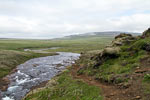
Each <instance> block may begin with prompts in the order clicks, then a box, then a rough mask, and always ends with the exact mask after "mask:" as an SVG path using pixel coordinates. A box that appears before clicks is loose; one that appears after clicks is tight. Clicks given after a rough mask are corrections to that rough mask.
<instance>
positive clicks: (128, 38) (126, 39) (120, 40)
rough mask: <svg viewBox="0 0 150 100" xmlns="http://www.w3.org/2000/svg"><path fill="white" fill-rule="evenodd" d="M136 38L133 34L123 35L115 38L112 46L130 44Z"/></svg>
mask: <svg viewBox="0 0 150 100" xmlns="http://www.w3.org/2000/svg"><path fill="white" fill-rule="evenodd" d="M135 39H136V38H135V37H133V36H132V35H131V34H125V33H121V34H119V35H118V36H116V37H115V40H114V41H112V46H122V45H124V44H126V43H130V42H132V41H134V40H135Z"/></svg>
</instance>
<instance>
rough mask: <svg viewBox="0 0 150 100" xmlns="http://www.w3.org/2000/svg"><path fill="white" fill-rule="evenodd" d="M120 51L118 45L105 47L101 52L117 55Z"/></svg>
mask: <svg viewBox="0 0 150 100" xmlns="http://www.w3.org/2000/svg"><path fill="white" fill-rule="evenodd" d="M119 51H120V48H119V47H107V48H105V49H104V51H103V52H102V53H103V55H104V54H107V55H118V54H119Z"/></svg>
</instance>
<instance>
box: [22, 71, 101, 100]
mask: <svg viewBox="0 0 150 100" xmlns="http://www.w3.org/2000/svg"><path fill="white" fill-rule="evenodd" d="M55 79H56V78H55ZM53 84H55V85H50V86H48V87H47V88H44V89H41V90H40V91H37V92H35V93H31V94H29V95H28V96H27V97H26V98H25V99H24V100H102V96H100V93H101V91H100V89H99V88H97V87H96V86H89V85H88V84H87V83H84V82H83V81H82V80H75V79H72V76H71V75H70V72H69V71H65V72H64V73H62V74H61V75H60V76H58V77H57V80H56V81H55V83H53Z"/></svg>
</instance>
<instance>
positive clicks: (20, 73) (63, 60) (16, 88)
mask: <svg viewBox="0 0 150 100" xmlns="http://www.w3.org/2000/svg"><path fill="white" fill-rule="evenodd" d="M58 53H59V55H54V56H47V57H41V58H35V59H31V60H29V61H27V62H25V63H24V64H21V65H19V66H17V72H16V73H14V74H11V75H9V76H8V78H9V80H10V84H9V87H8V89H7V91H6V92H2V96H3V100H7V99H8V98H9V99H10V100H21V98H22V97H24V96H25V95H26V93H28V92H29V91H30V89H31V88H32V87H33V86H36V85H39V84H40V83H42V82H44V81H47V80H50V79H51V78H52V77H54V76H55V75H57V74H59V73H60V72H61V71H62V70H63V69H65V67H66V66H69V65H71V64H72V63H74V61H75V60H76V59H78V58H79V56H80V54H75V53H65V52H58Z"/></svg>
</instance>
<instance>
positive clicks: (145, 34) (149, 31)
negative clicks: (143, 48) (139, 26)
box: [141, 28, 150, 38]
mask: <svg viewBox="0 0 150 100" xmlns="http://www.w3.org/2000/svg"><path fill="white" fill-rule="evenodd" d="M141 37H142V38H146V37H150V28H148V29H147V30H146V31H144V32H143V35H142V36H141Z"/></svg>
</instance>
